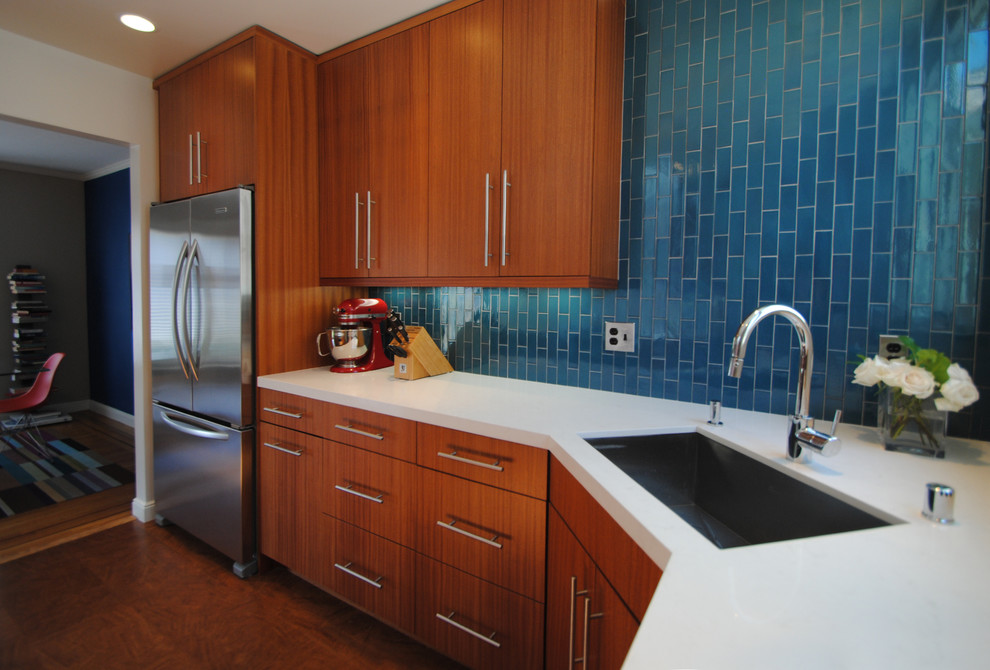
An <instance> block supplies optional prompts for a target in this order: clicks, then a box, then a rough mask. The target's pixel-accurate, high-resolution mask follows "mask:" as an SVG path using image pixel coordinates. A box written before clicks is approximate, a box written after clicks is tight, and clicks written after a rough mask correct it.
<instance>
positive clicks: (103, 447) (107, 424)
mask: <svg viewBox="0 0 990 670" xmlns="http://www.w3.org/2000/svg"><path fill="white" fill-rule="evenodd" d="M72 418H73V420H72V421H68V422H66V423H56V424H51V425H48V426H43V427H42V430H43V431H45V432H46V433H50V434H52V435H54V436H55V437H56V438H59V439H64V438H67V437H68V438H72V439H74V440H78V441H79V442H80V443H82V444H84V445H86V446H87V447H89V448H90V449H92V450H94V451H96V452H98V453H99V454H100V455H101V456H103V457H104V458H107V459H108V460H109V461H111V462H113V463H118V464H120V466H121V467H123V468H126V469H127V470H130V471H131V472H133V471H134V430H133V429H132V428H130V427H129V426H127V425H125V424H122V423H119V422H117V421H114V420H112V419H108V418H106V417H104V416H101V415H99V414H96V413H94V412H73V413H72ZM133 499H134V485H133V484H125V485H124V486H118V487H116V488H113V489H109V490H107V491H102V492H100V493H94V494H91V495H88V496H84V497H82V498H77V499H76V500H67V501H65V502H60V503H58V504H55V505H49V506H47V507H42V508H39V509H35V510H31V511H29V512H23V513H21V514H15V515H14V516H12V517H7V518H4V519H0V564H3V563H6V562H7V561H12V560H14V559H16V558H20V557H22V556H28V555H30V554H32V553H34V552H37V551H41V550H42V549H47V548H49V547H53V546H57V545H59V544H61V543H63V542H68V541H69V540H72V539H75V538H77V537H83V536H85V535H88V534H90V533H94V532H97V531H100V530H103V529H105V528H110V527H113V526H115V525H120V524H122V523H128V522H129V521H130V520H131V518H132V517H131V500H133Z"/></svg>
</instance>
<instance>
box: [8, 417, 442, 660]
mask: <svg viewBox="0 0 990 670" xmlns="http://www.w3.org/2000/svg"><path fill="white" fill-rule="evenodd" d="M73 418H74V420H73V421H72V422H68V423H64V424H57V425H51V426H46V427H45V430H46V431H47V432H49V433H52V434H54V435H55V436H56V437H59V438H64V437H71V438H74V439H77V440H79V441H80V442H82V443H83V444H85V445H86V446H88V447H90V448H91V449H95V448H99V449H100V450H101V453H102V454H103V455H105V456H106V457H108V458H111V459H113V460H115V461H116V462H118V463H120V464H121V465H122V466H124V467H127V468H128V469H130V470H133V467H134V438H133V431H132V430H131V429H130V428H128V427H127V426H125V425H123V424H120V423H117V422H115V421H111V420H109V419H106V418H104V417H102V416H100V415H97V414H93V413H92V412H79V413H74V414H73ZM133 497H134V487H133V485H129V486H126V487H118V488H116V489H111V490H110V491H104V492H103V493H98V494H93V495H89V496H86V497H84V498H81V499H79V500H74V501H67V502H63V503H58V504H57V505H51V506H49V507H45V508H42V509H38V510H33V511H31V512H26V513H23V514H18V515H15V516H12V517H10V518H7V519H2V520H0V668H3V669H4V670H8V669H10V670H20V669H24V670H27V669H30V670H47V669H49V668H52V669H55V668H72V669H73V670H75V669H83V670H85V669H88V668H93V669H99V670H106V669H113V668H121V669H127V670H130V669H132V668H133V669H137V668H140V669H141V670H146V669H148V670H151V669H155V668H162V669H165V668H168V669H169V670H173V669H175V668H182V669H183V670H187V669H188V670H196V669H200V668H202V669H204V670H206V669H209V670H214V669H217V670H223V669H225V668H231V669H235V668H236V669H240V668H252V669H254V668H259V669H261V668H273V669H274V668H278V669H281V668H291V669H292V670H306V669H308V668H320V669H326V670H351V669H354V670H358V669H360V670H366V669H368V668H384V669H396V670H399V669H406V668H409V669H412V670H415V669H417V668H431V669H433V668H435V669H438V670H443V669H446V668H449V669H451V670H453V669H456V668H461V666H460V665H458V664H456V663H454V662H453V661H451V660H450V659H447V658H445V657H443V656H441V655H439V654H437V653H436V652H434V651H432V650H430V649H428V648H426V647H424V646H423V645H421V644H419V643H418V642H416V641H415V640H412V639H410V638H408V637H406V636H405V635H403V634H401V633H399V632H397V631H394V630H392V629H391V628H389V627H388V626H386V625H384V624H382V623H380V622H379V621H377V620H375V619H374V618H372V617H370V616H368V615H366V614H364V613H363V612H360V611H359V610H356V609H354V608H353V607H351V606H349V605H347V604H346V603H343V602H341V601H340V600H337V599H336V598H334V597H332V596H330V595H329V594H327V593H324V592H323V591H321V590H320V589H318V588H316V587H314V586H312V585H310V584H308V583H306V582H304V581H303V580H301V579H299V578H298V577H296V576H294V575H292V574H291V573H289V572H288V571H286V570H285V569H284V568H282V567H279V566H276V567H274V568H273V569H271V570H269V571H267V572H265V573H264V574H261V575H255V576H253V577H251V578H250V579H247V580H241V579H238V578H237V577H236V576H234V574H233V572H232V571H231V563H230V559H228V558H227V557H226V556H223V555H221V554H220V553H219V552H216V551H214V550H213V549H212V548H210V547H209V546H207V545H205V544H203V543H202V542H200V541H199V540H197V539H195V538H193V537H192V536H190V535H189V534H187V533H185V532H184V531H182V530H181V529H180V528H177V527H175V526H169V527H167V528H159V527H158V526H156V525H155V524H153V523H150V524H142V523H140V522H138V521H136V520H135V519H133V517H131V514H130V502H131V499H132V498H133Z"/></svg>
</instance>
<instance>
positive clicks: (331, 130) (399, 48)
mask: <svg viewBox="0 0 990 670" xmlns="http://www.w3.org/2000/svg"><path fill="white" fill-rule="evenodd" d="M429 34H430V33H429V26H428V25H422V26H418V27H416V28H411V29H409V30H406V31H403V32H401V33H398V34H397V35H393V36H392V37H389V38H387V39H384V40H381V41H379V42H375V43H373V44H370V45H368V46H367V47H364V48H362V49H358V50H356V51H352V52H350V53H348V54H345V55H343V56H340V57H339V58H335V59H333V60H330V61H327V62H326V63H324V64H323V65H321V66H320V99H321V102H322V105H323V106H322V110H323V111H322V118H321V120H320V123H321V128H322V132H321V147H322V155H323V156H324V168H323V172H322V186H323V188H322V191H323V196H322V197H323V198H324V199H323V202H322V211H323V215H322V216H323V223H322V231H321V272H320V274H321V276H323V277H336V278H351V277H357V278H360V277H401V276H407V277H408V276H423V275H425V274H426V260H427V259H426V250H427V230H426V227H427V222H426V216H427V205H426V202H427V197H428V195H429V193H428V183H429V181H428V174H427V171H428V164H427V155H428V150H429V147H428V131H429V123H428V119H429V60H430V54H429Z"/></svg>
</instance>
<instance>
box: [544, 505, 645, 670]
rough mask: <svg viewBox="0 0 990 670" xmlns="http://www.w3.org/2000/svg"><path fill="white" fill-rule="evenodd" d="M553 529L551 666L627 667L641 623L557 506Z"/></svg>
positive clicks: (563, 669) (559, 669)
mask: <svg viewBox="0 0 990 670" xmlns="http://www.w3.org/2000/svg"><path fill="white" fill-rule="evenodd" d="M547 533H548V542H549V547H548V549H547V557H548V558H547V643H546V668H547V670H570V669H571V668H574V667H581V668H589V669H590V668H595V669H596V670H597V669H600V670H610V669H616V668H619V667H621V666H622V662H623V661H624V660H625V657H626V653H628V651H629V646H630V645H631V644H632V640H633V638H634V637H635V635H636V631H637V630H638V628H639V624H638V623H637V622H636V619H635V618H633V616H632V614H631V613H630V612H629V610H628V609H627V608H626V606H625V605H624V604H623V602H622V600H621V599H620V598H619V596H618V594H616V592H615V590H614V589H612V587H611V585H610V584H609V583H608V581H607V580H606V579H605V577H604V576H603V575H602V573H601V571H599V570H598V568H597V566H596V565H595V563H594V561H592V560H591V557H590V556H589V555H588V554H587V552H585V550H584V548H583V547H582V546H581V544H580V543H579V542H578V540H577V538H576V537H574V534H573V533H571V531H570V529H569V528H568V527H567V525H566V524H565V523H564V522H563V520H561V518H560V515H559V514H557V512H556V510H554V509H553V508H552V507H551V508H550V514H549V519H548V529H547Z"/></svg>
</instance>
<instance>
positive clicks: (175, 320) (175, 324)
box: [172, 241, 189, 379]
mask: <svg viewBox="0 0 990 670" xmlns="http://www.w3.org/2000/svg"><path fill="white" fill-rule="evenodd" d="M188 251H189V242H186V241H183V242H182V250H181V251H179V257H178V258H177V259H176V260H175V272H174V273H173V274H172V344H174V345H175V357H176V358H178V359H179V366H180V367H181V368H182V374H183V375H184V376H185V378H186V379H189V372H188V371H187V370H186V362H185V357H184V355H183V351H182V344H181V342H180V341H179V309H178V307H179V275H181V274H182V266H183V265H184V264H185V262H186V259H187V257H188V254H187V252H188Z"/></svg>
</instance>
